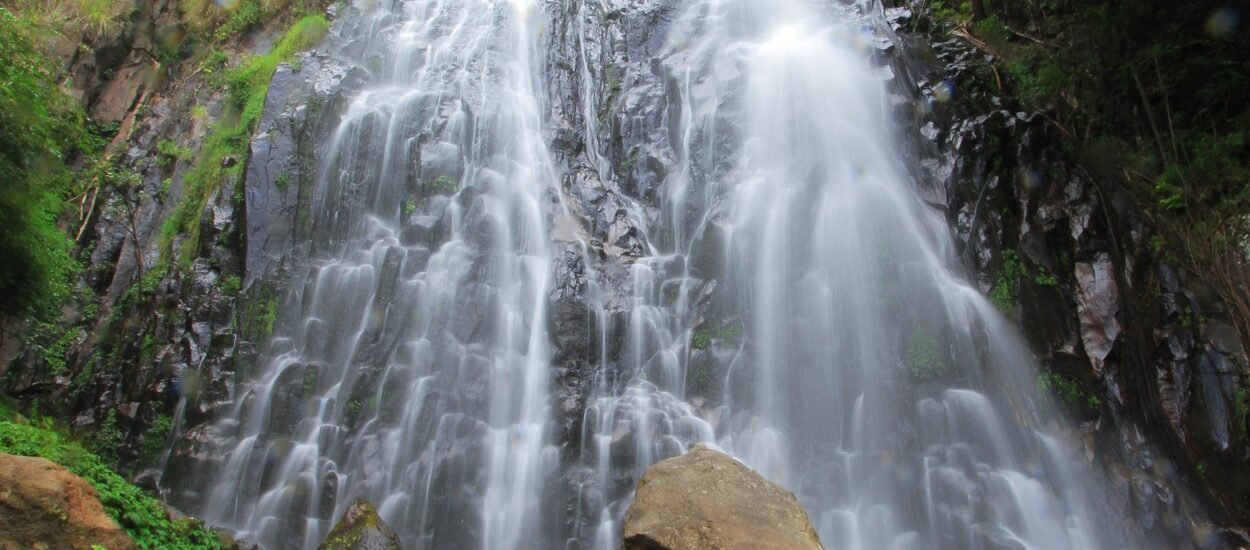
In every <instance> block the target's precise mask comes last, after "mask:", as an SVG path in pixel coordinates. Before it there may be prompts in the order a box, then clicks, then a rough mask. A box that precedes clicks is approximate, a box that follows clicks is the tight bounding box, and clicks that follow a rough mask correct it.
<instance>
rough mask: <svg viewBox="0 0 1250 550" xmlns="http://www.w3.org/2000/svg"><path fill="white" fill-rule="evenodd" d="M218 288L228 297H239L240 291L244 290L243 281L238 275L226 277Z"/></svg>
mask: <svg viewBox="0 0 1250 550" xmlns="http://www.w3.org/2000/svg"><path fill="white" fill-rule="evenodd" d="M218 288H220V289H221V293H222V294H225V295H226V296H238V295H239V290H242V289H243V280H242V279H240V278H239V276H238V275H226V276H225V277H222V278H221V282H220V283H219V284H218Z"/></svg>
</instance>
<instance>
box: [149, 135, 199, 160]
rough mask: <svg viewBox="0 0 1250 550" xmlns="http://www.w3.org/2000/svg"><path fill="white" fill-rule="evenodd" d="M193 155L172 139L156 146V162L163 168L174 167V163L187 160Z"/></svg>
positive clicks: (162, 141)
mask: <svg viewBox="0 0 1250 550" xmlns="http://www.w3.org/2000/svg"><path fill="white" fill-rule="evenodd" d="M192 155H193V153H192V152H191V150H190V149H187V148H186V147H183V146H181V145H178V142H176V141H174V140H172V139H162V140H161V141H160V142H158V143H157V144H156V162H157V164H159V165H161V166H163V167H169V166H173V165H174V163H176V162H178V161H180V160H187V159H189V158H191V156H192Z"/></svg>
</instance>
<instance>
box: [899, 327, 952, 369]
mask: <svg viewBox="0 0 1250 550" xmlns="http://www.w3.org/2000/svg"><path fill="white" fill-rule="evenodd" d="M907 370H908V371H910V372H911V375H912V377H913V378H915V379H917V380H932V379H934V378H938V377H941V376H943V375H945V374H946V373H947V372H948V371H949V370H950V366H949V364H948V363H947V362H946V359H945V358H944V357H943V354H942V346H941V343H940V342H939V341H938V339H937V337H936V336H934V335H933V334H931V333H930V332H929V331H928V330H927V329H925V328H924V327H923V326H916V328H915V329H913V330H912V333H911V337H910V338H908V339H907Z"/></svg>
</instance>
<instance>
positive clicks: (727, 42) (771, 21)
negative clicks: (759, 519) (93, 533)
mask: <svg viewBox="0 0 1250 550" xmlns="http://www.w3.org/2000/svg"><path fill="white" fill-rule="evenodd" d="M892 41H893V37H892V35H891V32H890V31H889V29H888V27H887V26H886V25H885V24H884V20H883V10H882V8H881V6H880V4H879V3H878V2H876V1H870V0H845V1H840V0H685V1H677V0H630V1H626V0H562V1H556V0H551V1H547V2H539V1H538V0H399V1H395V2H381V3H374V2H366V1H364V0H359V1H357V2H355V3H354V4H352V5H351V6H348V9H345V10H344V11H343V13H341V14H340V16H339V19H338V20H337V21H336V23H335V28H334V31H333V33H332V35H331V38H330V41H329V44H327V45H326V46H325V48H326V49H327V50H328V52H329V54H328V55H330V56H332V57H334V58H335V59H338V60H341V62H342V63H344V64H345V65H349V66H351V67H354V68H356V69H357V70H363V71H364V73H365V74H366V75H367V77H366V78H364V80H365V81H366V82H367V84H365V85H363V86H361V87H360V89H359V90H358V91H356V92H355V93H354V94H353V95H351V97H350V98H349V99H348V100H347V101H346V103H345V106H344V107H343V108H342V110H341V112H338V113H334V115H335V116H338V117H339V118H338V119H337V120H338V123H337V127H336V129H335V130H334V131H333V132H332V133H331V134H330V135H327V136H321V137H320V138H319V140H320V143H321V148H320V149H319V151H323V153H322V154H319V157H318V159H317V162H318V166H317V178H316V182H315V187H314V189H313V201H312V202H313V208H312V211H311V212H310V213H309V216H311V226H312V234H311V237H310V239H309V241H308V242H307V243H306V244H305V245H302V246H306V248H307V250H306V257H307V259H306V261H304V262H302V263H301V264H300V265H301V267H300V268H299V269H297V270H296V273H294V274H293V275H292V277H291V281H290V282H289V283H288V284H287V285H286V286H285V288H287V289H288V291H287V293H286V295H285V299H284V301H283V305H282V308H281V315H280V317H281V319H282V322H280V323H278V324H277V329H276V330H275V333H274V335H273V336H272V338H271V340H270V341H269V342H268V344H267V346H266V350H265V353H264V354H263V355H262V358H261V359H260V360H259V361H258V362H257V364H256V365H255V366H254V367H253V368H252V373H251V375H250V376H248V375H246V374H245V373H243V372H241V373H240V377H239V381H238V388H237V390H236V394H237V395H236V396H235V399H234V402H233V409H232V410H229V411H224V412H222V413H221V414H219V419H218V420H217V422H216V423H215V425H214V429H215V430H216V432H217V433H219V434H220V435H221V437H220V440H221V441H222V442H223V443H222V444H221V448H218V449H216V450H215V452H216V453H217V454H219V455H220V456H221V457H222V459H221V461H220V463H219V464H217V465H216V466H215V467H214V468H212V471H211V472H205V473H204V475H203V477H202V478H201V479H196V480H188V481H184V483H188V484H191V485H195V486H197V487H199V488H200V490H199V492H198V493H197V494H199V495H200V497H199V498H200V500H199V501H198V502H196V503H193V506H192V507H193V508H194V509H195V510H196V511H197V512H198V513H199V514H200V515H202V516H203V517H204V518H205V519H206V520H207V521H208V522H210V523H211V524H214V525H221V526H225V527H228V528H230V529H233V530H235V531H237V532H239V533H246V534H249V535H251V536H254V537H256V539H257V540H258V541H259V542H260V543H261V544H262V545H264V546H265V547H266V548H313V547H315V546H316V545H317V543H318V542H320V540H321V538H322V537H324V536H325V534H326V533H327V532H328V531H329V529H330V528H331V527H332V525H333V521H334V519H335V518H337V517H338V516H340V515H341V514H342V513H343V511H344V510H345V509H346V508H347V506H348V505H350V503H351V502H352V500H353V499H355V498H357V497H364V498H368V499H370V500H372V501H373V502H375V503H377V504H378V508H379V512H380V514H381V516H382V517H383V518H384V519H385V520H386V521H387V522H388V523H389V524H390V525H391V526H393V527H394V528H395V529H396V531H397V532H398V533H399V535H400V537H401V538H402V539H403V541H404V543H405V544H406V545H408V546H411V547H413V548H487V549H492V550H493V549H504V548H601V549H612V548H616V547H617V546H619V543H620V529H621V525H620V522H621V518H622V517H623V516H624V513H625V509H626V507H627V506H628V505H629V502H630V500H631V498H632V491H633V486H634V483H636V481H637V479H638V478H639V477H640V476H641V475H642V473H643V472H644V471H645V470H646V468H647V467H648V466H649V465H651V464H653V463H655V462H656V461H659V460H662V459H664V458H668V457H672V456H676V455H679V454H681V453H683V452H684V451H685V450H687V449H689V448H690V447H691V446H693V445H694V444H696V443H708V444H711V445H713V446H717V447H719V448H721V449H723V450H725V451H726V452H729V453H731V454H732V455H734V456H736V457H737V458H739V459H740V460H742V461H743V462H745V463H746V464H748V465H750V466H751V467H753V468H755V469H756V470H758V471H759V472H761V473H762V474H763V475H765V476H766V477H768V478H769V479H771V480H773V481H776V482H778V483H780V484H782V485H784V486H785V487H787V488H789V489H790V490H792V491H794V492H795V494H796V495H797V496H798V497H799V500H800V502H801V503H802V504H803V506H804V507H805V508H806V509H807V511H808V513H809V515H810V516H811V517H812V520H813V523H814V524H815V526H816V528H817V530H818V531H819V534H820V536H821V538H822V540H823V541H824V543H825V544H826V546H827V547H829V548H848V549H876V548H952V549H955V548H974V547H975V548H979V547H991V546H992V547H1026V548H1063V549H1073V548H1095V547H1100V546H1102V542H1101V541H1099V540H1098V538H1097V537H1096V535H1097V533H1095V528H1096V526H1095V525H1090V524H1088V523H1087V522H1086V520H1085V510H1086V502H1087V500H1088V499H1089V498H1090V497H1091V495H1090V494H1089V493H1090V490H1089V489H1087V488H1086V486H1087V485H1088V484H1087V483H1084V482H1083V480H1082V476H1083V475H1085V474H1083V473H1082V472H1081V470H1080V468H1077V467H1076V466H1074V465H1072V464H1070V463H1069V459H1068V458H1067V456H1068V452H1069V451H1068V450H1067V449H1066V448H1065V446H1064V444H1063V443H1062V442H1061V440H1060V439H1059V438H1057V437H1055V436H1054V435H1053V434H1051V433H1050V432H1048V431H1047V429H1045V428H1044V426H1046V425H1048V424H1052V425H1053V424H1055V423H1058V424H1062V423H1063V420H1062V418H1060V417H1059V416H1058V415H1057V414H1056V413H1055V412H1054V411H1053V410H1050V409H1051V407H1050V405H1048V404H1047V401H1046V400H1045V399H1044V398H1043V397H1042V396H1038V395H1036V394H1035V392H1036V389H1035V383H1034V379H1035V375H1036V373H1035V369H1036V367H1035V365H1034V364H1033V363H1032V360H1031V359H1030V354H1029V352H1028V349H1027V347H1026V346H1024V345H1023V343H1022V342H1021V340H1020V338H1019V336H1018V335H1017V334H1016V333H1015V330H1014V329H1013V328H1012V327H1011V326H1010V324H1009V322H1008V321H1007V320H1006V319H1005V318H1004V317H1003V316H1002V315H1001V314H1000V313H998V312H997V311H996V310H995V308H994V307H993V306H991V305H990V304H989V302H987V300H986V299H985V298H984V297H983V296H982V295H981V294H980V293H979V292H978V291H977V290H976V289H975V288H973V287H972V286H970V285H969V283H968V282H967V281H966V280H965V279H964V276H963V274H962V273H961V272H960V266H959V261H958V259H957V258H956V254H955V252H954V250H955V244H954V242H953V239H952V237H951V235H950V230H949V228H948V226H947V222H946V220H945V217H944V215H943V214H942V213H940V212H938V211H936V210H935V209H933V208H932V207H930V206H928V205H926V204H925V203H924V202H923V201H922V200H921V199H920V198H919V196H920V195H919V192H918V191H919V189H920V186H921V185H922V183H921V182H919V181H918V179H917V178H915V177H914V176H913V170H910V169H909V167H908V166H907V164H906V163H907V161H906V159H907V158H908V157H907V155H905V154H903V152H902V151H903V150H904V148H905V147H904V146H903V144H904V143H906V141H907V136H908V133H909V132H915V131H916V130H915V129H914V128H908V127H905V126H901V125H900V124H898V122H897V121H896V120H895V119H894V117H895V112H896V110H897V108H898V105H897V103H896V101H895V99H896V98H897V97H898V95H897V92H898V90H894V89H892V86H895V84H894V83H892V81H891V76H892V72H891V66H890V63H889V59H888V56H887V55H886V54H885V53H884V51H885V50H886V49H887V48H886V47H885V45H888V44H892V43H893V42H892ZM609 65H610V66H611V67H609ZM609 69H611V70H609ZM314 78H315V77H314ZM562 131H571V132H574V133H575V134H576V138H575V139H564V138H562V137H560V135H562V134H561V132H562ZM640 174H646V177H642V176H640ZM648 185H649V187H648ZM566 262H567V264H566ZM560 265H577V266H579V267H578V269H577V270H568V271H577V273H578V274H577V275H576V277H580V279H577V281H578V282H577V283H576V284H572V283H570V282H569V279H568V278H569V277H574V276H573V275H569V274H568V273H565V272H560V271H559V266H560ZM570 288H571V289H572V290H569V289H570ZM557 295H559V296H580V297H581V298H580V299H581V300H582V301H581V302H579V303H580V304H581V305H580V306H579V307H581V308H582V309H584V316H582V317H583V318H584V319H585V321H584V325H585V326H588V327H591V328H590V329H587V331H588V338H589V339H590V340H591V342H590V343H589V344H587V345H586V346H585V348H586V349H585V350H584V353H582V354H581V355H580V356H578V357H577V358H576V359H577V361H580V363H577V364H580V365H584V366H585V368H586V372H588V373H589V374H588V375H587V380H586V382H585V387H584V389H583V393H584V396H583V397H584V400H582V401H579V400H578V399H577V398H573V397H570V398H568V399H566V400H565V401H566V402H568V403H576V404H575V405H567V404H565V403H563V402H562V403H561V404H560V405H559V407H557V406H556V404H555V403H554V402H555V401H557V398H556V396H555V394H556V390H557V388H554V387H553V378H554V377H555V376H556V374H555V372H554V371H555V370H556V365H555V363H556V362H557V359H556V355H557V354H556V352H555V350H554V349H553V348H554V347H559V346H558V345H555V344H553V342H554V341H555V340H557V338H558V336H560V335H558V334H554V333H553V330H552V327H553V326H558V325H556V324H553V323H552V322H550V319H551V318H552V317H553V316H554V315H555V313H553V309H554V308H553V306H552V301H553V300H554V299H555V297H556V296H557ZM574 317H576V316H574ZM578 323H583V322H582V321H578ZM561 360H563V359H561ZM570 364H572V363H570ZM561 368H565V367H561ZM568 368H573V367H568ZM574 393H576V392H574ZM561 395H563V394H561ZM557 408H561V411H563V412H560V411H557V410H556V409H557ZM569 411H571V412H569ZM565 413H567V414H568V416H569V418H570V421H569V425H570V426H571V428H570V429H569V431H568V433H563V432H558V431H557V429H556V426H557V424H559V423H558V422H557V421H556V418H557V416H559V415H560V414H565Z"/></svg>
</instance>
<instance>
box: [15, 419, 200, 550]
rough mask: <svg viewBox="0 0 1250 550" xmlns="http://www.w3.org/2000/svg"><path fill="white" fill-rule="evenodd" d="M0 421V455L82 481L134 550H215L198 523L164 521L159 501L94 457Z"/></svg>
mask: <svg viewBox="0 0 1250 550" xmlns="http://www.w3.org/2000/svg"><path fill="white" fill-rule="evenodd" d="M5 408H6V409H7V406H6V407H5ZM3 418H4V419H3V420H0V452H5V453H9V454H14V455H19V456H36V457H42V458H45V459H48V460H50V461H52V462H55V463H57V464H60V465H61V466H64V467H65V468H67V469H69V471H71V472H73V473H75V474H77V475H79V476H81V477H82V478H83V479H86V480H87V483H89V484H91V486H92V487H93V488H94V489H95V490H96V493H98V494H99V497H100V502H101V503H102V504H103V505H104V511H105V512H106V513H107V514H108V515H109V517H111V518H113V520H115V521H116V522H117V523H118V525H120V526H121V527H122V529H124V530H125V531H126V533H127V534H129V535H130V538H131V539H133V540H134V541H135V543H136V544H137V545H138V546H139V547H140V548H143V549H145V550H158V549H160V550H164V549H186V550H198V549H214V548H220V543H219V542H218V540H217V536H216V535H215V534H214V533H213V532H212V531H210V530H208V529H207V528H205V527H204V525H203V524H202V523H200V522H197V521H194V520H178V521H174V520H171V519H169V515H168V514H167V513H166V512H165V509H164V507H163V506H162V505H161V503H160V501H158V500H156V499H155V498H152V497H151V496H148V495H147V494H145V493H144V492H143V491H142V490H140V489H139V488H138V487H136V486H134V485H131V484H130V483H127V482H126V480H125V479H123V478H122V477H121V476H119V475H117V473H116V472H114V471H113V470H112V469H111V468H109V467H108V465H107V464H106V462H105V461H104V460H102V459H101V458H100V457H99V456H98V455H96V454H95V453H92V452H90V451H88V450H86V449H84V448H83V447H82V446H80V445H79V444H77V443H75V442H73V441H71V440H69V439H68V438H66V437H64V436H62V435H61V434H59V433H57V432H56V431H55V430H54V429H53V427H52V426H51V425H50V424H48V423H47V422H44V423H42V425H38V426H36V425H33V424H30V423H27V422H24V421H22V420H21V419H19V418H16V415H15V414H14V413H13V412H12V411H11V410H6V411H5V412H4V417H3ZM162 443H163V442H162Z"/></svg>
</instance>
